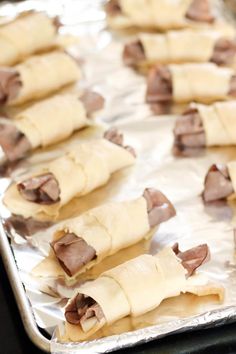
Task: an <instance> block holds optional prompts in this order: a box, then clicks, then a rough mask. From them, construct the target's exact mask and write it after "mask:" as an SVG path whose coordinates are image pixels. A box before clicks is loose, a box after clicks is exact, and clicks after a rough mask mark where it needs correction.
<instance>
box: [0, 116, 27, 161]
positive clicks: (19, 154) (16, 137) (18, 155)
mask: <svg viewBox="0 0 236 354" xmlns="http://www.w3.org/2000/svg"><path fill="white" fill-rule="evenodd" d="M0 145H1V147H2V149H3V151H4V153H5V155H6V157H7V159H8V160H9V161H17V160H19V159H22V158H23V157H25V156H26V155H27V153H28V152H29V151H30V150H31V149H32V146H31V144H30V142H29V140H28V139H27V137H26V136H25V135H24V134H23V133H21V132H20V131H19V130H18V129H17V128H16V126H15V125H14V124H11V123H0Z"/></svg>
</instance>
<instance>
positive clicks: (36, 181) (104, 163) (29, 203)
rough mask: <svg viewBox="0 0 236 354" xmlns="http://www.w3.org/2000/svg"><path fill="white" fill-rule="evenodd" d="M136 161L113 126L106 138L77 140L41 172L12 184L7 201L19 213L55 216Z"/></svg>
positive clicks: (5, 200)
mask: <svg viewBox="0 0 236 354" xmlns="http://www.w3.org/2000/svg"><path fill="white" fill-rule="evenodd" d="M134 162H135V152H134V150H133V148H132V147H130V146H125V145H123V135H122V134H119V133H118V132H117V131H116V130H115V129H111V130H108V131H107V132H106V133H105V134H104V138H103V139H95V140H89V141H87V142H76V143H75V144H74V145H73V146H70V147H68V148H67V149H66V151H65V153H64V154H63V155H62V156H61V157H59V158H57V159H55V160H52V161H51V162H49V163H48V164H47V165H45V167H41V170H40V171H39V172H38V173H35V174H33V175H32V176H28V177H27V178H25V179H23V180H21V181H19V182H18V183H14V184H12V185H11V186H10V187H9V188H8V190H7V191H6V194H5V197H4V203H5V204H6V206H7V207H8V209H9V210H10V211H11V212H12V213H14V214H16V215H22V216H24V217H31V216H38V215H39V214H43V215H47V216H50V217H53V216H54V217H55V216H57V215H58V212H59V209H60V208H61V207H62V206H63V205H65V204H67V203H68V202H69V201H70V200H71V199H73V198H74V197H80V196H83V195H85V194H88V193H89V192H91V191H93V190H94V189H96V188H98V187H100V186H102V185H104V184H106V183H107V182H108V180H109V179H110V177H111V174H112V173H114V172H115V171H118V170H120V169H122V168H124V167H127V166H130V165H132V164H133V163H134Z"/></svg>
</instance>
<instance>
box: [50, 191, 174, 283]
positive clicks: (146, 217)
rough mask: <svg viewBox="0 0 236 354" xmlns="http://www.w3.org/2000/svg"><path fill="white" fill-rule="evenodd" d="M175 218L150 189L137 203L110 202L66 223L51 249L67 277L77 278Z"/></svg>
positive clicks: (159, 195) (164, 200)
mask: <svg viewBox="0 0 236 354" xmlns="http://www.w3.org/2000/svg"><path fill="white" fill-rule="evenodd" d="M174 215H175V208H174V207H173V205H172V204H171V202H170V201H169V200H168V199H167V198H166V196H165V195H164V194H162V193H161V192H160V191H158V190H156V189H153V188H147V189H145V191H144V193H143V196H142V197H140V198H138V199H135V200H131V201H126V202H120V203H118V202H110V203H107V204H104V205H101V206H98V207H97V208H94V209H91V210H89V211H87V212H86V213H84V214H83V215H81V216H78V217H76V218H73V219H69V220H67V221H66V222H65V223H64V224H63V225H62V226H61V227H60V228H59V229H58V230H57V231H56V233H55V234H54V239H55V240H54V241H53V242H52V243H51V246H52V249H53V251H54V254H55V256H56V258H57V260H58V261H59V263H60V265H61V267H62V268H63V270H64V271H65V273H66V274H67V275H68V276H69V277H76V276H77V275H79V274H80V273H82V272H84V271H85V270H87V269H90V268H91V267H93V266H94V265H96V264H97V263H100V262H101V261H102V260H103V259H104V258H105V257H107V256H110V255H112V254H114V253H116V252H118V251H119V250H120V249H122V248H126V247H129V246H131V245H134V244H135V243H138V242H140V241H141V240H143V239H144V238H147V237H148V235H147V233H148V232H149V231H150V229H151V228H153V227H154V226H157V225H159V224H160V223H162V222H164V221H166V220H168V219H169V218H171V217H173V216H174ZM149 237H150V236H149Z"/></svg>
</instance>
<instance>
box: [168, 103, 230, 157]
mask: <svg viewBox="0 0 236 354" xmlns="http://www.w3.org/2000/svg"><path fill="white" fill-rule="evenodd" d="M235 117H236V101H226V102H217V103H214V104H212V105H210V106H206V105H201V104H192V105H190V108H189V109H188V110H187V111H186V112H185V113H184V114H183V115H181V116H179V117H178V118H177V121H176V124H175V128H174V135H175V146H177V147H178V148H179V149H182V150H184V149H188V148H191V149H193V148H201V147H205V146H224V145H235V144H236V131H235V129H234V126H235V122H236V120H235Z"/></svg>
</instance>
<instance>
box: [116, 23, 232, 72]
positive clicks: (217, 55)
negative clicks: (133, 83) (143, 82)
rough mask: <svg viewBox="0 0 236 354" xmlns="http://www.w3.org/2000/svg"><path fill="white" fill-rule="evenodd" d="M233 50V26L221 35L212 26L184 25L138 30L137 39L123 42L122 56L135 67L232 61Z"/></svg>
mask: <svg viewBox="0 0 236 354" xmlns="http://www.w3.org/2000/svg"><path fill="white" fill-rule="evenodd" d="M193 43H194V45H193ZM235 54H236V41H235V31H234V30H232V31H229V33H227V34H225V35H223V34H222V33H220V32H217V31H214V30H205V31H194V30H192V29H186V30H182V31H169V32H167V33H163V34H154V33H141V34H139V35H138V38H137V40H135V41H133V42H130V43H127V44H126V45H125V47H124V51H123V59H124V62H125V64H127V65H130V66H135V67H136V66H140V65H145V64H146V65H149V66H150V65H153V64H155V63H161V64H169V63H190V62H195V63H197V62H208V61H211V62H214V63H216V64H218V65H222V64H230V63H232V62H233V60H234V58H235Z"/></svg>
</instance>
